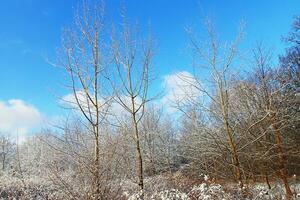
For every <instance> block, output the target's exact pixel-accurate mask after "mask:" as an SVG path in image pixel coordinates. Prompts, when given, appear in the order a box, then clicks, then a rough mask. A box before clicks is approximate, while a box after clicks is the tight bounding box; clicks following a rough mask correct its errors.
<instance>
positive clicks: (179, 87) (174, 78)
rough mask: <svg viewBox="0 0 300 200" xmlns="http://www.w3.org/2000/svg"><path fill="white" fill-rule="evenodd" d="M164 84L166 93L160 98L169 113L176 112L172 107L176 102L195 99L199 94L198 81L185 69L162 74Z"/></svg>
mask: <svg viewBox="0 0 300 200" xmlns="http://www.w3.org/2000/svg"><path fill="white" fill-rule="evenodd" d="M164 86H165V90H166V93H165V95H164V97H163V98H162V99H161V103H162V105H164V107H165V108H166V111H167V112H169V113H174V112H176V109H175V108H174V105H175V104H176V103H181V104H182V103H186V102H187V101H188V100H195V99H197V98H198V97H199V96H200V95H201V94H200V93H199V90H198V89H197V87H198V86H199V83H198V82H197V81H196V79H195V77H194V76H193V75H192V74H191V73H189V72H187V71H180V72H176V73H173V74H168V75H166V76H164Z"/></svg>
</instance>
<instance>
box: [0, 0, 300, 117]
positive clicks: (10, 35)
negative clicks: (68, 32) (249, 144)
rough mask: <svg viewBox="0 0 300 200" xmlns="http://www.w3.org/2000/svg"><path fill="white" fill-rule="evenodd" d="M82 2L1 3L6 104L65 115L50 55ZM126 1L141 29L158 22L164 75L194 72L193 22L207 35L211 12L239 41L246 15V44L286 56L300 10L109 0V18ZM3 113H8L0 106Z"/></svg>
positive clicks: (283, 5) (251, 2)
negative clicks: (190, 36)
mask: <svg viewBox="0 0 300 200" xmlns="http://www.w3.org/2000/svg"><path fill="white" fill-rule="evenodd" d="M78 2H79V1H76V0H64V1H62V0H3V1H1V6H0V41H1V42H0V91H1V92H0V102H1V101H2V102H7V101H9V100H10V99H19V100H22V101H24V102H26V104H30V105H32V107H34V108H36V109H37V110H38V111H39V112H40V113H42V114H43V115H45V116H55V115H58V113H60V108H59V106H58V103H57V102H58V98H57V96H56V95H66V91H64V90H63V89H62V86H61V83H62V77H63V76H62V72H61V71H60V70H58V69H56V68H54V67H52V66H51V65H50V64H49V63H47V61H46V58H49V59H50V60H51V59H55V48H56V47H59V46H60V34H61V28H62V27H64V26H66V25H68V24H69V23H70V22H72V16H73V12H74V8H75V7H76V6H77V4H78ZM122 5H125V6H126V8H127V16H128V17H129V18H130V19H131V21H138V23H139V24H141V25H142V26H141V27H144V25H145V24H149V23H150V24H151V28H152V33H153V34H154V37H155V39H156V41H157V52H156V57H155V62H154V63H155V67H156V74H157V75H158V77H159V78H158V80H157V83H155V84H156V86H158V85H160V84H161V82H162V80H163V77H164V76H166V75H168V74H172V73H174V72H176V71H189V70H190V67H189V66H191V61H192V60H191V57H190V56H189V55H188V50H187V34H186V33H185V31H184V28H185V27H186V26H192V27H196V29H197V30H199V32H201V25H202V24H201V23H202V20H203V19H204V17H205V16H208V17H210V18H211V19H212V20H213V21H214V22H215V25H216V27H217V32H218V33H219V35H220V38H221V39H223V40H227V39H232V38H233V36H234V33H235V31H236V29H237V26H238V25H239V22H240V21H241V20H244V21H245V22H246V32H245V36H244V38H243V41H242V44H241V47H242V50H243V51H248V50H249V49H251V48H252V47H253V46H254V45H255V43H256V42H258V41H264V42H265V44H267V45H268V46H269V47H271V48H272V49H273V50H274V55H277V54H279V53H282V52H283V50H284V44H283V43H282V42H281V37H282V36H283V35H285V34H287V32H288V31H289V29H290V25H291V23H292V19H293V16H295V15H297V14H300V1H299V0H248V1H246V0H227V1H225V0H148V1H146V0H127V1H126V0H107V1H106V7H107V8H106V10H107V11H106V12H107V19H108V20H110V21H114V23H118V19H119V18H118V16H119V11H120V7H121V6H122ZM0 112H1V111H0Z"/></svg>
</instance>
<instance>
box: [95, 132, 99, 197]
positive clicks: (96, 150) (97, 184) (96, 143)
mask: <svg viewBox="0 0 300 200" xmlns="http://www.w3.org/2000/svg"><path fill="white" fill-rule="evenodd" d="M94 145H95V149H94V151H95V152H94V156H95V157H94V167H95V169H94V173H95V174H94V187H95V188H94V193H95V199H97V200H98V199H100V177H99V176H100V162H99V157H100V147H99V128H98V126H96V127H95V144H94Z"/></svg>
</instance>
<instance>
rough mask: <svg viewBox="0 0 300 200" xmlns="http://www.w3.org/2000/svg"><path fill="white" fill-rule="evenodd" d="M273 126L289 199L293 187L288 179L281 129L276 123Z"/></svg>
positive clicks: (280, 173)
mask: <svg viewBox="0 0 300 200" xmlns="http://www.w3.org/2000/svg"><path fill="white" fill-rule="evenodd" d="M272 128H273V129H274V131H275V142H276V146H277V153H278V162H279V167H280V169H279V175H280V178H281V180H282V182H283V184H284V188H285V192H286V196H287V198H288V199H290V198H291V196H292V195H293V193H292V191H291V188H290V186H289V183H288V180H287V176H288V172H287V168H286V160H285V158H284V152H283V144H282V140H281V134H280V130H279V128H278V126H277V125H276V124H275V123H273V124H272Z"/></svg>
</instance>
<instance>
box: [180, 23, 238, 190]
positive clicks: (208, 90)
mask: <svg viewBox="0 0 300 200" xmlns="http://www.w3.org/2000/svg"><path fill="white" fill-rule="evenodd" d="M206 30H207V35H208V42H207V43H205V41H203V42H199V41H198V40H197V38H196V37H195V35H194V34H193V32H192V31H190V30H188V31H189V32H188V33H189V35H190V41H191V47H192V49H193V51H194V53H195V57H196V59H197V60H199V63H197V64H195V70H194V71H195V80H196V81H195V82H194V81H193V82H192V81H190V80H191V79H190V78H189V77H184V76H181V77H180V78H181V79H182V80H183V81H185V82H187V83H188V84H190V85H191V87H193V88H194V89H195V90H196V91H198V93H199V94H201V98H205V99H206V100H203V101H201V100H200V99H199V98H194V97H193V96H192V97H190V98H188V101H187V103H182V102H179V103H178V107H179V108H180V107H181V108H180V109H181V110H183V109H182V108H184V106H186V105H189V106H192V107H194V108H197V109H198V110H203V111H205V112H207V113H210V116H215V119H216V121H214V122H215V123H216V124H215V125H217V123H221V124H222V128H221V133H224V134H225V135H224V136H225V137H226V141H227V142H226V143H227V144H225V147H226V148H225V149H223V150H225V151H228V153H229V155H230V157H231V161H229V162H227V161H226V162H227V163H228V164H229V166H232V169H233V172H234V177H235V180H236V181H237V182H239V183H240V185H241V186H242V185H243V178H242V167H241V163H240V158H239V154H238V151H237V140H236V138H235V130H234V127H235V122H233V121H231V115H232V111H231V102H230V100H231V97H230V93H229V89H230V68H231V67H232V65H234V60H235V59H236V57H237V47H238V44H239V42H240V39H241V36H242V32H243V28H242V26H241V28H240V30H239V32H238V35H237V37H236V39H235V40H234V42H233V43H232V44H230V45H224V47H223V46H222V45H221V44H220V43H219V42H218V40H217V38H216V34H215V31H214V28H213V25H212V23H211V22H210V21H208V20H207V21H206ZM201 67H202V68H201ZM200 68H201V69H207V70H208V74H209V75H210V80H209V81H207V83H203V82H202V81H201V75H199V74H198V73H199V69H200ZM204 84H206V85H205V86H204ZM207 102H209V103H210V105H208V103H207ZM189 106H188V107H189ZM219 137H221V138H222V137H223V136H221V135H219ZM213 138H214V140H215V139H216V138H218V137H213ZM219 139H220V138H219ZM219 147H220V146H219Z"/></svg>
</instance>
